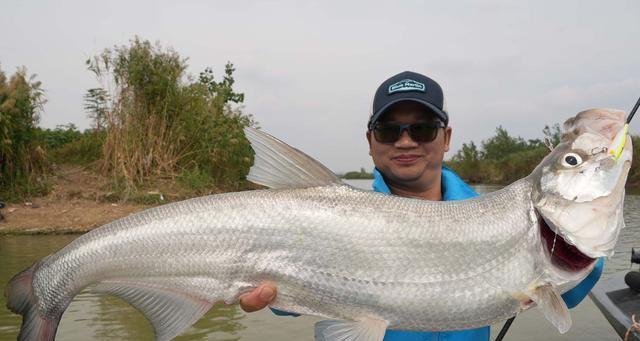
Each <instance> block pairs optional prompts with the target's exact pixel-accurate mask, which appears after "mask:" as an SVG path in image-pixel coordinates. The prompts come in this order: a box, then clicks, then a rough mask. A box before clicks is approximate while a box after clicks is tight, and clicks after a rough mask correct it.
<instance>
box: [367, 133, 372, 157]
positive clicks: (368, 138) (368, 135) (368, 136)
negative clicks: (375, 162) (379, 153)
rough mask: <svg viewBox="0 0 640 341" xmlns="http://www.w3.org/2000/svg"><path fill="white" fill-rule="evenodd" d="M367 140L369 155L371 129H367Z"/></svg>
mask: <svg viewBox="0 0 640 341" xmlns="http://www.w3.org/2000/svg"><path fill="white" fill-rule="evenodd" d="M366 135H367V142H369V155H371V130H367V134H366Z"/></svg>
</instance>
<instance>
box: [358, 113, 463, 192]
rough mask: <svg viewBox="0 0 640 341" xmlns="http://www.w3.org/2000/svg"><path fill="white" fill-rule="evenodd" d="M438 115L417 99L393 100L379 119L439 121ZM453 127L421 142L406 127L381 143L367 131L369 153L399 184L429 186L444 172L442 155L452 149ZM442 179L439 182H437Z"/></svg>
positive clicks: (404, 122)
mask: <svg viewBox="0 0 640 341" xmlns="http://www.w3.org/2000/svg"><path fill="white" fill-rule="evenodd" d="M437 120H438V118H437V116H435V115H434V114H433V113H432V112H430V111H428V110H427V109H426V108H425V107H424V106H422V105H420V104H418V103H415V102H399V103H397V104H394V105H393V106H392V107H391V108H390V109H389V110H388V111H387V112H386V113H385V114H384V115H383V116H382V117H381V118H380V119H379V120H378V122H383V123H386V122H389V123H396V124H413V123H419V122H431V121H437ZM450 139H451V128H450V127H446V128H439V129H438V134H437V136H436V138H435V140H433V141H432V142H425V143H418V142H415V141H414V140H412V139H411V137H410V136H409V132H408V131H407V130H404V131H403V132H402V135H401V136H400V138H399V139H398V140H397V141H396V142H394V143H391V144H385V143H380V142H378V141H377V140H376V138H375V136H374V134H373V132H371V131H367V140H369V154H370V155H371V157H372V158H373V163H374V164H375V166H376V168H378V169H379V170H380V171H381V172H382V173H383V174H384V175H385V177H386V179H387V181H390V182H391V184H392V185H395V186H400V187H405V188H406V187H409V188H411V187H414V186H420V187H424V186H427V187H430V185H431V184H433V183H435V182H436V181H437V180H438V179H439V177H440V175H441V167H442V159H443V158H444V153H445V152H446V151H448V150H449V141H450ZM438 183H439V182H438Z"/></svg>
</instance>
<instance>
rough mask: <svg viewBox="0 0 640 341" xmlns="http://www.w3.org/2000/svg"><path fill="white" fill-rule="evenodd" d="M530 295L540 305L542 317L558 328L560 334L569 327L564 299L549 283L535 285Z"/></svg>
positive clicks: (567, 309)
mask: <svg viewBox="0 0 640 341" xmlns="http://www.w3.org/2000/svg"><path fill="white" fill-rule="evenodd" d="M530 297H531V300H533V301H534V302H536V304H537V305H538V307H540V309H541V310H542V313H543V314H544V317H546V318H547V320H549V322H551V323H552V324H553V325H554V326H555V327H556V328H558V331H559V332H560V333H561V334H564V333H566V332H567V331H568V330H569V328H571V315H570V314H569V308H567V305H566V304H565V303H564V300H562V297H561V296H560V294H559V293H558V291H557V290H556V289H555V288H554V287H553V286H552V285H551V284H545V285H541V286H537V287H536V288H535V289H533V291H532V292H531V293H530Z"/></svg>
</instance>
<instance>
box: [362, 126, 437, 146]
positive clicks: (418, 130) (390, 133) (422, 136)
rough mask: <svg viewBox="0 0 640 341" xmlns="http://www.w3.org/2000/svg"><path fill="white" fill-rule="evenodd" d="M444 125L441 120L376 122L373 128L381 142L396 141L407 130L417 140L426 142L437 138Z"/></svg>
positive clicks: (374, 133) (375, 135) (377, 139)
mask: <svg viewBox="0 0 640 341" xmlns="http://www.w3.org/2000/svg"><path fill="white" fill-rule="evenodd" d="M444 127H445V125H444V123H442V122H440V121H435V122H421V123H413V124H397V123H376V124H375V125H374V126H373V128H372V129H371V130H373V136H374V137H375V138H376V141H378V142H380V143H387V144H391V143H395V142H396V141H398V140H399V139H400V136H401V135H402V132H403V131H405V130H406V131H407V132H409V136H411V139H412V140H414V141H415V142H418V143H426V142H431V141H433V140H435V139H436V136H438V129H440V128H444Z"/></svg>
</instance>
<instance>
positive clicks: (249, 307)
mask: <svg viewBox="0 0 640 341" xmlns="http://www.w3.org/2000/svg"><path fill="white" fill-rule="evenodd" d="M276 293H277V292H276V287H275V286H273V285H270V284H263V285H261V286H259V287H257V288H255V289H253V290H252V291H250V292H248V293H246V294H244V295H242V296H240V307H241V308H242V310H244V311H246V312H248V313H250V312H252V311H256V310H260V309H262V308H264V307H266V306H267V305H269V303H271V302H272V301H273V300H274V299H275V298H276Z"/></svg>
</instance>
